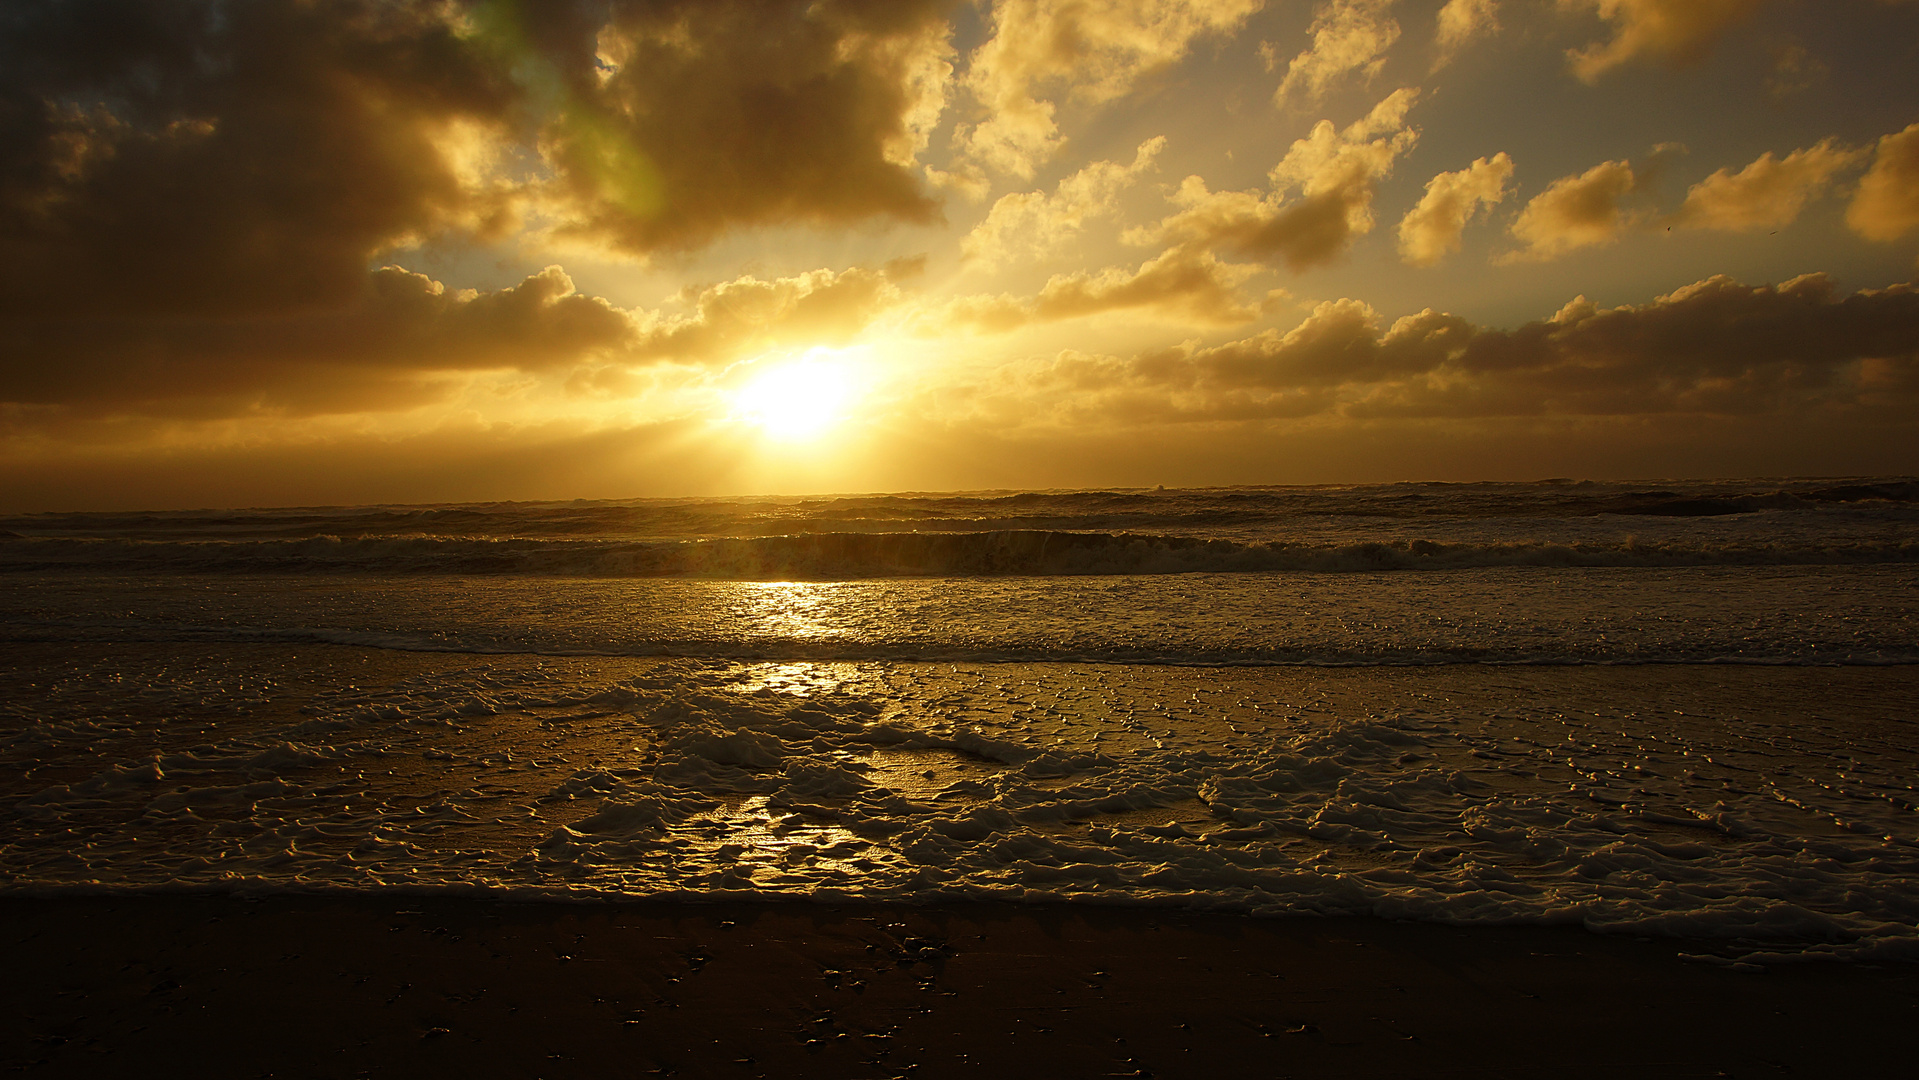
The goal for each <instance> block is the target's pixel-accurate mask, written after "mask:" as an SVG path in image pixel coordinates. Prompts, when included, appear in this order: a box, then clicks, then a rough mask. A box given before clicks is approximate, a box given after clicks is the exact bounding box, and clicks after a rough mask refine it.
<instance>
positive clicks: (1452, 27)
mask: <svg viewBox="0 0 1919 1080" xmlns="http://www.w3.org/2000/svg"><path fill="white" fill-rule="evenodd" d="M1498 32H1499V4H1498V0H1446V6H1445V7H1443V8H1440V9H1439V15H1438V16H1437V18H1436V19H1435V25H1434V30H1433V46H1434V49H1435V50H1436V51H1437V52H1438V54H1439V55H1438V56H1437V57H1436V58H1435V59H1434V61H1433V70H1434V71H1437V70H1439V69H1440V68H1442V67H1445V66H1446V65H1447V64H1449V63H1451V62H1452V59H1453V57H1455V56H1457V55H1459V52H1460V50H1461V49H1464V48H1465V47H1466V46H1468V45H1470V44H1472V43H1473V41H1474V40H1476V39H1478V38H1482V37H1486V36H1487V35H1490V34H1496V33H1498Z"/></svg>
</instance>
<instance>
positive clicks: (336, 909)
mask: <svg viewBox="0 0 1919 1080" xmlns="http://www.w3.org/2000/svg"><path fill="white" fill-rule="evenodd" d="M0 911H3V912H4V916H3V917H4V923H5V926H6V928H7V929H6V931H5V933H6V938H5V940H6V947H7V952H8V955H9V965H8V966H9V968H10V977H9V978H8V980H6V983H5V986H6V990H5V1000H4V1004H3V1006H0V1012H3V1013H4V1015H5V1017H6V1020H5V1025H6V1028H5V1030H6V1035H5V1037H4V1046H5V1052H4V1055H5V1056H4V1065H5V1067H6V1068H8V1069H9V1070H10V1071H11V1072H14V1073H16V1074H18V1075H24V1076H34V1077H42V1076H44V1077H55V1076H71V1077H88V1076H104V1075H113V1074H119V1073H123V1072H126V1071H140V1072H146V1073H156V1072H157V1073H182V1074H184V1073H192V1074H195V1075H201V1076H269V1075H270V1076H276V1077H305V1076H312V1077H336V1076H347V1077H351V1076H395V1077H399V1076H441V1075H445V1076H453V1075H459V1076H482V1077H484V1076H499V1077H532V1076H545V1077H598V1076H607V1075H641V1076H644V1075H679V1076H742V1077H752V1076H772V1077H778V1076H843V1077H893V1076H909V1077H929V1076H984V1075H1016V1076H1018V1075H1027V1076H1159V1077H1205V1076H1229V1077H1240V1076H1244V1077H1255V1076H1258V1077H1279V1076H1299V1077H1309V1076H1310V1077H1392V1076H1461V1077H1466V1076H1475V1077H1515V1078H1517V1077H1532V1076H1541V1075H1552V1076H1564V1077H1595V1078H1597V1077H1616V1076H1645V1077H1717V1076H1736V1077H1764V1076H1785V1075H1797V1076H1843V1075H1872V1074H1884V1073H1886V1072H1888V1071H1896V1070H1897V1068H1899V1067H1900V1065H1901V1064H1902V1063H1903V1061H1904V1060H1905V1057H1906V1055H1907V1052H1908V1051H1909V1049H1910V1046H1909V1043H1910V1037H1909V1033H1910V1031H1911V1029H1912V1024H1913V1020H1914V1019H1915V1016H1919V970H1915V969H1914V967H1913V966H1912V965H1910V964H1902V965H1890V966H1874V965H1847V964H1836V963H1820V964H1800V965H1792V966H1787V967H1774V968H1771V969H1769V970H1765V971H1762V972H1754V971H1750V970H1733V969H1731V968H1729V967H1728V966H1726V965H1724V964H1723V963H1717V964H1716V963H1710V962H1705V961H1701V960H1699V959H1695V958H1694V957H1695V956H1696V955H1698V954H1700V953H1701V950H1700V948H1699V946H1697V945H1692V944H1685V943H1680V942H1674V941H1670V940H1664V941H1649V940H1634V939H1622V938H1617V937H1607V936H1599V935H1594V934H1590V933H1587V932H1585V931H1582V930H1578V929H1572V928H1530V929H1529V928H1514V927H1507V928H1492V929H1485V928H1479V929H1467V928H1449V927H1437V926H1430V925H1420V924H1413V923H1404V922H1392V921H1387V920H1378V919H1361V918H1343V919H1249V918H1243V917H1235V916H1218V915H1210V916H1209V915H1200V914H1193V913H1185V912H1179V911H1172V910H1139V909H1115V908H1101V907H1063V906H1043V905H1006V904H974V905H933V906H895V905H876V906H868V905H814V904H808V903H785V904H710V905H708V904H663V903H634V904H617V905H601V904H596V905H555V904H514V903H498V902H488V901H482V900H455V899H446V898H431V897H410V898H388V899H369V898H364V897H362V898H321V897H307V898H297V899H294V898H287V899H271V900H258V901H249V900H242V899H232V898H216V897H188V896H165V897H141V898H138V899H106V898H91V899H74V900H66V901H22V900H8V901H4V902H0Z"/></svg>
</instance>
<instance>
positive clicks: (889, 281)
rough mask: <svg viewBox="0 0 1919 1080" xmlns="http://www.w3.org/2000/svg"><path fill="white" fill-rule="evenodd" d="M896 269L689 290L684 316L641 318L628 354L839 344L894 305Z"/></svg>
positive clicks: (714, 358) (729, 355)
mask: <svg viewBox="0 0 1919 1080" xmlns="http://www.w3.org/2000/svg"><path fill="white" fill-rule="evenodd" d="M900 273H901V272H900V270H898V269H894V270H891V271H890V272H889V270H884V269H883V270H868V269H865V268H863V267H853V268H850V269H847V270H841V271H834V270H824V269H822V270H812V271H809V272H807V273H804V274H796V275H794V276H792V277H783V278H776V279H774V280H772V281H765V280H762V279H760V278H757V277H752V276H750V275H749V276H746V277H741V278H738V279H735V280H733V281H727V282H721V283H719V284H717V285H708V286H705V287H701V288H689V289H686V290H683V291H682V292H681V295H680V297H679V299H680V302H681V303H682V304H683V305H684V308H685V310H684V311H683V312H682V313H680V314H675V315H668V314H662V313H659V312H652V313H648V314H646V315H645V316H642V317H640V318H639V320H638V324H639V325H638V330H637V332H636V334H635V337H634V340H633V342H632V344H631V347H630V348H629V349H628V350H627V352H626V354H625V358H626V359H628V360H631V361H640V362H644V361H659V360H670V361H676V362H680V363H686V364H703V365H716V364H723V363H729V362H731V361H733V360H736V359H739V358H742V357H744V356H746V355H749V354H751V353H753V352H755V351H764V350H767V349H774V348H780V347H787V346H794V345H837V344H843V343H844V342H846V341H848V340H850V339H851V338H852V337H854V336H855V335H857V334H858V333H859V332H860V331H862V330H864V329H866V327H867V326H868V325H869V324H870V323H871V322H872V321H873V320H874V319H875V318H876V317H877V316H878V315H879V314H880V313H882V312H884V311H886V310H887V309H889V308H891V307H893V306H895V305H897V304H898V303H899V301H900V290H899V287H898V285H897V284H896V283H895V282H896V279H897V278H898V277H899V276H900Z"/></svg>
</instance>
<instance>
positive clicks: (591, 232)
mask: <svg viewBox="0 0 1919 1080" xmlns="http://www.w3.org/2000/svg"><path fill="white" fill-rule="evenodd" d="M951 6H952V4H951V3H949V2H948V0H818V2H814V0H778V2H766V0H651V2H625V3H614V4H612V5H611V8H610V11H611V20H610V22H609V23H608V24H607V25H605V26H604V27H601V26H596V25H593V23H592V21H591V20H584V21H576V22H575V24H574V26H575V33H574V36H572V37H570V38H562V37H560V36H559V35H548V36H547V37H546V38H544V39H542V40H539V41H537V42H534V44H535V45H536V46H537V49H538V58H539V60H540V61H541V62H544V63H547V64H550V65H551V68H550V69H549V71H550V74H549V76H548V77H550V78H551V79H552V80H553V82H552V84H551V86H540V87H537V92H538V93H540V94H543V95H545V96H546V97H547V99H548V101H547V104H548V107H549V109H550V112H549V115H548V117H547V119H546V122H545V124H544V127H543V131H542V134H541V142H542V147H543V150H544V152H545V154H546V156H547V159H548V160H549V161H550V162H551V163H552V165H553V166H554V167H555V168H556V169H557V170H558V172H559V174H560V179H559V182H558V186H557V190H558V191H559V192H560V194H561V196H562V198H561V202H560V204H559V207H558V211H559V212H560V213H561V214H562V215H564V217H565V219H566V221H565V224H564V225H563V226H562V231H563V232H565V233H568V234H571V235H575V236H579V237H581V238H583V239H585V240H588V241H590V242H593V243H598V244H606V245H610V246H612V247H614V248H617V249H621V250H625V251H629V252H647V251H653V250H657V249H673V250H684V249H689V248H697V247H700V246H702V245H704V244H706V243H708V242H709V241H711V240H712V239H714V238H715V237H716V236H718V235H719V234H720V233H722V232H724V231H726V230H728V229H730V228H734V227H737V226H743V225H761V224H778V223H787V222H812V223H819V224H844V223H848V222H854V221H861V220H865V219H869V218H873V217H883V218H893V219H897V220H904V221H914V222H927V221H932V220H935V219H936V218H937V217H938V206H937V205H936V204H935V202H934V201H933V200H932V199H931V198H929V197H928V195H927V194H926V193H925V191H924V190H923V188H922V185H921V183H920V181H919V178H918V169H917V168H916V166H915V165H914V157H915V155H916V154H917V152H918V151H919V149H920V148H921V147H922V146H923V144H924V141H925V137H926V134H927V133H928V131H929V130H930V127H931V125H932V124H933V123H934V122H935V121H936V120H937V118H938V115H939V112H940V109H941V107H942V106H943V103H944V94H945V84H946V81H947V78H948V76H949V75H950V73H951V68H950V65H949V64H948V62H947V60H946V57H947V54H948V51H949V47H948V45H947V36H948V33H949V27H948V24H947V21H946V17H945V16H946V13H947V10H948V9H949V8H950V7H951ZM489 7H492V8H495V9H498V10H502V11H503V13H502V14H501V15H499V20H500V23H501V24H502V26H503V29H502V30H501V31H500V32H499V33H498V34H497V35H495V38H494V40H498V41H501V42H503V43H504V45H505V47H507V48H508V49H513V48H517V46H518V41H517V39H516V37H515V35H516V33H517V30H516V27H518V26H520V25H523V24H532V23H534V22H536V21H545V20H547V19H548V18H549V15H548V12H549V10H550V8H549V5H545V4H538V5H536V4H531V3H525V4H512V5H501V4H496V5H489ZM597 7H598V6H597V5H596V9H597ZM522 70H525V68H522ZM539 78H540V76H538V75H536V76H535V77H534V81H535V83H536V84H537V83H538V80H539Z"/></svg>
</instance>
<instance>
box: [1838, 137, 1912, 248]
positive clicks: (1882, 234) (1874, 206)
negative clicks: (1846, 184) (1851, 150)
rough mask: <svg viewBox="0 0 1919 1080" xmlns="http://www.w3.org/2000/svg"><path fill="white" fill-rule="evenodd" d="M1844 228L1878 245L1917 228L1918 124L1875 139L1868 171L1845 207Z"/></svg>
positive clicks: (1889, 241)
mask: <svg viewBox="0 0 1919 1080" xmlns="http://www.w3.org/2000/svg"><path fill="white" fill-rule="evenodd" d="M1846 224H1847V225H1849V226H1851V227H1852V231H1853V232H1856V233H1858V234H1859V235H1860V236H1863V237H1865V238H1866V239H1868V240H1876V241H1878V242H1880V243H1891V242H1892V241H1894V240H1897V239H1899V238H1900V237H1902V236H1904V235H1906V233H1908V232H1910V231H1912V229H1913V228H1915V227H1919V124H1913V125H1911V126H1910V127H1908V128H1906V129H1905V130H1904V131H1899V132H1894V133H1893V134H1891V135H1886V136H1882V137H1881V138H1880V139H1879V146H1878V149H1877V151H1876V152H1875V153H1874V155H1873V159H1872V168H1870V169H1868V170H1866V175H1865V177H1864V178H1862V179H1861V180H1860V181H1859V192H1858V194H1856V195H1854V196H1853V199H1852V204H1851V205H1850V206H1848V207H1846Z"/></svg>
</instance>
